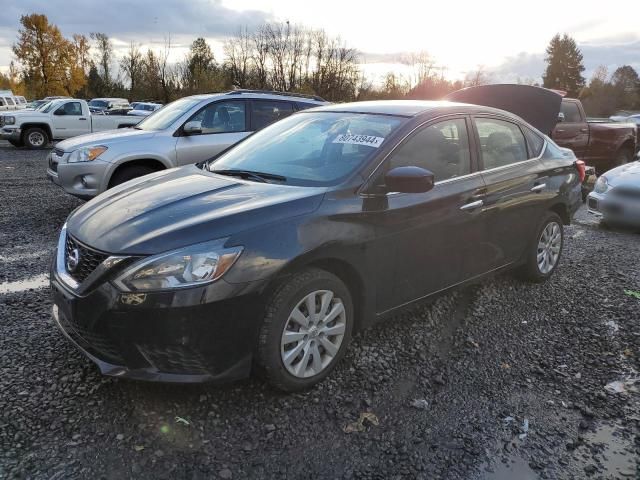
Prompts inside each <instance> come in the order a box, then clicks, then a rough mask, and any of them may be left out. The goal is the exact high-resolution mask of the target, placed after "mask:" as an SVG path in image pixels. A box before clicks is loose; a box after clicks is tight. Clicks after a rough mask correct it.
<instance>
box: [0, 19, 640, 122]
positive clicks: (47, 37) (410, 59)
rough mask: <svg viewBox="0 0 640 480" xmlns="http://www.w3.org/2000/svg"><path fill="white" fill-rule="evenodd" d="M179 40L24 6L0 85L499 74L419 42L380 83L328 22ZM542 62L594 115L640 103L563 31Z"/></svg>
mask: <svg viewBox="0 0 640 480" xmlns="http://www.w3.org/2000/svg"><path fill="white" fill-rule="evenodd" d="M174 48H175V46H174V45H173V44H172V42H171V38H170V37H166V38H165V40H164V42H163V44H162V45H161V46H160V47H157V48H143V47H142V46H141V45H140V44H138V43H136V42H131V43H130V44H129V45H128V48H127V49H126V51H124V52H123V53H122V54H120V55H117V54H116V52H115V49H114V45H113V41H112V39H111V38H109V36H108V35H107V34H105V33H101V32H94V33H91V34H90V35H88V36H87V35H80V34H73V35H72V36H71V37H65V36H64V35H63V34H62V33H61V31H60V29H59V28H58V27H57V26H56V25H54V24H52V23H51V22H49V19H48V18H47V16H46V15H42V14H37V13H34V14H30V15H24V16H22V17H21V18H20V28H19V31H18V37H17V40H16V42H15V43H14V44H13V47H12V50H13V54H14V57H15V59H14V61H13V62H12V63H11V65H10V68H9V72H8V73H7V74H0V88H11V89H12V90H14V91H15V92H16V93H19V94H23V95H25V96H27V97H28V98H42V97H44V96H47V95H69V96H74V97H82V98H93V97H108V96H115V97H126V98H129V99H130V100H134V99H136V100H140V99H148V100H156V101H161V102H165V103H166V102H169V101H172V100H174V99H176V98H180V97H182V96H185V95H192V94H196V93H207V92H215V91H222V90H229V89H232V88H253V89H269V90H280V91H291V92H298V93H309V94H315V95H320V96H322V97H323V98H326V99H327V100H331V101H338V102H340V101H354V100H369V99H397V98H415V99H425V100H429V99H438V98H442V97H443V96H444V95H446V94H447V93H449V92H451V91H454V90H458V89H460V88H463V87H466V86H474V85H481V84H486V83H492V81H493V78H492V76H491V73H490V72H488V71H487V70H486V69H485V68H484V67H482V66H479V67H478V68H477V69H476V70H474V71H470V72H467V74H466V75H465V77H464V78H463V79H460V80H450V79H448V78H446V76H445V72H446V69H445V68H444V67H442V66H441V65H438V64H437V62H436V61H435V59H434V58H433V57H431V56H430V55H429V54H428V53H427V52H425V51H422V52H418V53H410V54H406V55H404V56H403V57H402V58H400V59H399V61H400V63H402V64H404V65H406V66H407V68H406V69H405V71H407V72H409V73H405V74H399V73H397V72H389V73H387V74H386V76H385V77H384V79H383V81H382V83H381V84H375V85H374V84H373V82H372V81H371V79H369V78H367V77H366V76H365V75H364V74H363V72H362V69H361V68H360V55H359V53H358V51H357V50H356V49H355V48H352V47H349V46H348V45H346V44H345V43H344V42H343V41H342V40H341V39H340V38H339V37H333V36H330V35H328V34H327V33H326V32H324V31H323V30H318V29H311V28H306V27H304V26H300V25H292V24H290V23H289V22H282V23H265V24H263V25H261V26H259V27H257V28H256V29H253V30H249V29H247V28H242V29H239V30H238V32H237V33H236V34H235V35H234V36H232V37H231V38H228V39H227V40H225V42H224V44H223V51H224V58H222V59H217V58H216V57H215V55H214V52H213V50H212V49H211V47H210V45H209V44H208V43H207V41H206V40H205V39H204V38H197V39H195V40H194V41H193V43H192V44H191V45H190V48H189V50H188V51H187V53H186V54H185V55H184V58H182V59H181V60H179V61H177V62H171V61H170V58H172V55H171V53H172V50H173V49H174ZM545 61H546V63H547V66H546V69H545V72H544V74H543V75H542V78H543V83H542V86H544V87H547V88H555V89H560V90H565V91H567V92H568V94H569V96H572V97H577V98H581V99H582V100H583V103H584V105H585V109H586V110H587V113H588V114H589V115H594V116H596V115H597V116H605V115H610V114H612V113H614V112H615V111H618V110H622V109H627V110H636V109H640V80H639V78H638V74H637V72H636V71H635V70H634V69H633V68H632V67H631V66H629V65H623V66H621V67H619V68H617V69H616V70H615V71H614V72H613V73H612V74H611V75H609V74H608V72H607V70H606V68H604V67H600V68H598V69H597V70H596V72H595V73H594V75H593V77H592V78H591V79H590V80H589V82H588V83H587V81H586V79H585V78H584V77H583V76H582V73H583V72H584V65H583V56H582V53H581V52H580V50H579V48H578V47H577V44H576V42H575V40H573V39H572V38H571V37H569V36H568V35H566V34H565V35H563V36H560V35H556V36H554V37H553V38H552V39H551V42H550V43H549V45H548V47H547V50H546V57H545ZM519 82H520V83H529V84H536V83H535V82H533V81H531V80H519Z"/></svg>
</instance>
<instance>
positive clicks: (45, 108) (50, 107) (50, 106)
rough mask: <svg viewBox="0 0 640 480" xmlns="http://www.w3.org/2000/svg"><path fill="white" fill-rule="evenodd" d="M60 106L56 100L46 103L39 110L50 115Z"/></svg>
mask: <svg viewBox="0 0 640 480" xmlns="http://www.w3.org/2000/svg"><path fill="white" fill-rule="evenodd" d="M58 105H60V102H56V101H55V100H52V101H51V102H49V103H45V104H44V105H43V106H42V107H41V108H40V109H39V110H40V111H41V112H43V113H49V112H50V111H51V110H53V109H54V108H55V107H57V106H58Z"/></svg>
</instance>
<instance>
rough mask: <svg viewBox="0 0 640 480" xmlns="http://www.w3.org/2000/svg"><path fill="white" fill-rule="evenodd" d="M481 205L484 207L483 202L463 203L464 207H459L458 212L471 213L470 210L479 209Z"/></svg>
mask: <svg viewBox="0 0 640 480" xmlns="http://www.w3.org/2000/svg"><path fill="white" fill-rule="evenodd" d="M483 205H484V201H482V200H476V201H475V202H470V203H465V204H464V205H462V206H461V207H460V210H463V211H465V212H468V211H471V210H475V209H476V208H480V207H481V206H483Z"/></svg>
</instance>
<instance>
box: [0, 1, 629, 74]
mask: <svg viewBox="0 0 640 480" xmlns="http://www.w3.org/2000/svg"><path fill="white" fill-rule="evenodd" d="M579 5H580V6H579V8H578V7H576V5H575V3H574V2H557V0H554V1H549V0H538V1H537V2H534V3H532V2H526V3H525V2H504V1H502V2H500V1H495V0H484V1H483V2H478V1H477V0H458V1H457V2H437V3H433V2H426V1H424V0H410V1H408V0H394V1H393V2H380V3H379V4H378V3H377V2H373V1H371V0H369V1H361V0H352V1H349V2H345V1H344V0H323V1H322V2H318V3H316V4H313V3H309V2H305V1H302V0H271V1H270V2H268V3H266V2H264V0H261V1H258V0H189V1H176V0H101V1H99V0H20V1H19V2H9V1H5V2H3V6H2V15H1V16H0V68H1V67H6V66H7V65H8V64H9V62H10V60H11V57H12V54H11V44H12V43H13V42H14V41H15V39H16V34H17V29H18V25H19V18H20V15H23V14H27V13H34V12H37V13H44V14H46V15H47V16H48V17H49V19H50V21H51V22H53V23H55V24H57V25H58V26H59V27H60V28H61V30H62V32H63V34H65V35H68V36H70V35H71V34H73V33H84V34H88V33H90V32H93V31H99V32H104V33H106V34H107V35H109V36H110V37H112V38H113V40H114V43H115V45H116V47H117V51H119V49H122V48H124V47H125V45H127V44H128V42H130V41H132V40H134V41H136V42H138V43H141V44H142V45H143V46H150V47H159V46H160V45H161V44H162V43H163V41H164V38H165V37H166V36H170V37H171V41H172V43H173V45H174V49H173V56H174V58H175V59H178V58H180V57H182V55H183V54H184V52H185V50H186V48H187V47H188V45H189V44H190V43H191V41H192V40H193V39H195V38H196V37H198V36H203V37H205V38H207V40H209V41H210V42H211V43H212V45H213V47H214V51H215V52H216V53H217V54H218V56H221V55H222V53H221V43H222V41H223V40H224V38H225V37H227V36H228V35H230V34H232V33H233V32H235V31H237V30H238V28H240V27H241V26H247V27H249V28H251V27H252V26H254V25H257V24H260V23H262V22H264V21H270V20H280V21H284V20H289V21H291V22H293V23H299V24H304V25H307V26H311V27H315V28H323V29H325V30H326V31H327V32H328V33H330V34H332V35H339V36H341V37H342V38H343V39H344V40H345V41H346V42H347V44H348V45H349V46H352V47H355V48H357V49H359V50H360V51H362V52H367V53H366V54H364V55H363V58H364V59H365V61H367V62H369V63H373V65H369V66H367V67H366V71H367V72H368V73H370V74H371V75H376V74H382V72H385V71H387V70H389V69H396V70H398V71H400V72H402V67H401V66H399V65H397V64H396V63H395V59H396V58H397V57H398V56H399V55H398V54H399V53H401V52H408V51H419V50H426V51H428V52H429V53H430V54H431V55H432V56H433V57H434V58H435V59H436V61H437V62H438V64H439V65H442V66H443V67H446V72H447V73H446V74H447V76H449V77H451V78H459V77H462V76H463V75H464V73H465V72H466V71H471V70H475V69H476V68H477V67H478V65H484V67H485V69H486V70H488V71H489V72H491V73H492V75H493V77H494V78H495V79H496V80H502V81H508V80H515V79H516V78H517V77H520V78H534V79H539V77H540V75H541V73H542V70H543V68H544V49H545V47H546V45H547V43H548V42H549V40H550V38H551V37H552V36H553V35H554V34H555V33H556V32H566V33H569V34H570V35H572V36H573V37H574V38H575V39H576V40H577V42H578V44H579V46H580V48H581V49H582V52H583V54H584V57H585V66H586V68H587V71H586V72H585V73H586V74H587V76H589V75H590V73H591V72H592V71H593V70H594V69H595V68H596V67H597V66H598V65H605V66H607V67H608V68H609V70H610V71H613V69H615V68H616V67H617V66H619V65H622V64H630V65H632V66H634V67H635V68H636V69H637V70H640V33H637V32H639V30H638V28H637V24H638V17H639V16H638V15H637V14H638V13H640V6H638V5H637V2H635V1H634V2H631V3H629V4H625V6H624V8H621V7H622V5H618V4H613V3H611V4H610V5H611V8H607V7H606V6H607V5H608V4H607V2H603V1H602V0H597V1H596V0H581V2H580V3H579ZM632 5H633V6H632ZM633 12H635V14H634V13H633Z"/></svg>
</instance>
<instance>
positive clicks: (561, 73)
mask: <svg viewBox="0 0 640 480" xmlns="http://www.w3.org/2000/svg"><path fill="white" fill-rule="evenodd" d="M545 60H546V62H547V69H546V71H545V73H544V75H543V76H542V79H543V80H544V83H543V86H544V87H546V88H555V89H559V90H565V91H566V92H567V94H568V95H569V96H570V97H577V96H578V95H579V93H580V90H582V88H583V87H584V85H585V79H584V77H583V76H582V72H584V65H583V64H582V53H580V50H579V49H578V46H577V45H576V41H575V40H574V39H573V38H571V37H570V36H569V35H567V34H566V33H565V34H564V35H563V36H562V37H561V36H560V34H556V35H555V36H554V37H553V38H552V39H551V42H550V43H549V46H548V47H547V56H546V58H545Z"/></svg>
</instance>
